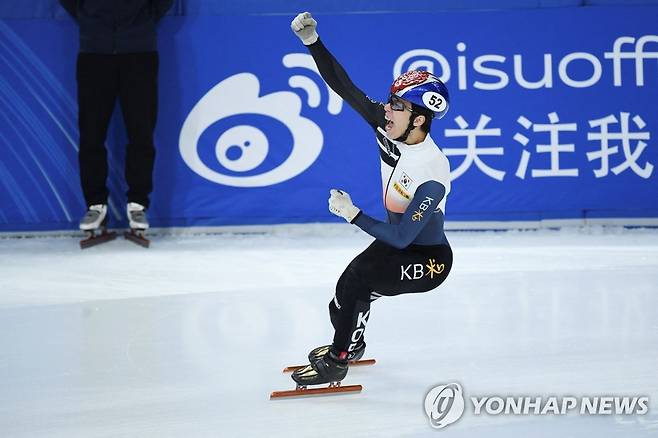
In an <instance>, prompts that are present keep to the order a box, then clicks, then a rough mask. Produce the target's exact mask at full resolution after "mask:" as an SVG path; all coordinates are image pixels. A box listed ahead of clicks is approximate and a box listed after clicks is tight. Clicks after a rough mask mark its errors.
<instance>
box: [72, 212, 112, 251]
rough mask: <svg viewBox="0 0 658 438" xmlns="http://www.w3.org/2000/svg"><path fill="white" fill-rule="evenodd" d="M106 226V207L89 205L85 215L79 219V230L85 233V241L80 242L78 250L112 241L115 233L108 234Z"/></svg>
mask: <svg viewBox="0 0 658 438" xmlns="http://www.w3.org/2000/svg"><path fill="white" fill-rule="evenodd" d="M106 224H107V205H105V204H94V205H90V206H89V208H88V209H87V212H86V213H85V215H84V216H83V217H82V219H80V229H81V230H82V231H84V232H85V236H86V237H85V239H83V240H81V241H80V248H82V249H85V248H89V247H92V246H94V245H98V244H99V243H105V242H109V241H110V240H113V239H114V238H115V237H116V233H115V232H114V231H112V232H108V231H107V228H106Z"/></svg>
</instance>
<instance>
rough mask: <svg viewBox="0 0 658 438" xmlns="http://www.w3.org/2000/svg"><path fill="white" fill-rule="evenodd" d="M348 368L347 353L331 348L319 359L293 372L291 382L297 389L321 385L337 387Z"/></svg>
mask: <svg viewBox="0 0 658 438" xmlns="http://www.w3.org/2000/svg"><path fill="white" fill-rule="evenodd" d="M348 368H349V366H348V362H347V352H346V351H342V352H338V351H336V350H335V349H334V348H333V347H331V348H329V350H328V351H327V352H326V353H325V354H324V356H322V357H321V358H320V359H318V360H316V361H315V362H312V363H310V364H309V365H306V366H305V367H304V368H300V369H298V370H296V371H295V372H293V373H292V380H294V381H295V383H297V386H298V387H306V386H307V385H321V384H323V383H329V384H330V386H339V385H340V381H341V380H343V379H344V378H345V376H346V375H347V370H348Z"/></svg>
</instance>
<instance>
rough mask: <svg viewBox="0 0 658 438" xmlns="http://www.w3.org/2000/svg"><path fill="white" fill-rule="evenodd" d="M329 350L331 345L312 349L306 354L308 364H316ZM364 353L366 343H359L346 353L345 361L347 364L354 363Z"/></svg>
mask: <svg viewBox="0 0 658 438" xmlns="http://www.w3.org/2000/svg"><path fill="white" fill-rule="evenodd" d="M330 348H331V345H323V346H321V347H317V348H314V349H313V350H311V352H310V353H309V354H308V361H309V362H310V363H313V362H317V361H318V360H320V359H322V358H323V357H324V355H325V354H327V352H328V351H329V349H330ZM365 351H366V343H365V342H360V343H359V344H358V346H357V347H356V348H355V349H354V350H352V351H348V352H347V360H348V361H349V362H356V361H357V360H359V359H361V358H362V357H363V353H365Z"/></svg>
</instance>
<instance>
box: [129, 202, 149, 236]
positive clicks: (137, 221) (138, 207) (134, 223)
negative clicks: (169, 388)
mask: <svg viewBox="0 0 658 438" xmlns="http://www.w3.org/2000/svg"><path fill="white" fill-rule="evenodd" d="M126 214H127V215H128V220H129V221H130V229H132V230H147V229H148V227H149V221H148V219H147V218H146V208H145V207H144V206H143V205H142V204H138V203H136V202H129V203H128V206H127V207H126Z"/></svg>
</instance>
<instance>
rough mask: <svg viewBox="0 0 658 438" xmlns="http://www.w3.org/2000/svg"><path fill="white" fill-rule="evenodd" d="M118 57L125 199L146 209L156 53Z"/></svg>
mask: <svg viewBox="0 0 658 438" xmlns="http://www.w3.org/2000/svg"><path fill="white" fill-rule="evenodd" d="M119 56H120V75H121V80H120V91H119V99H120V102H121V111H122V113H123V120H124V122H125V124H126V131H127V133H128V145H127V151H126V168H125V175H126V183H127V184H128V193H127V197H128V202H137V203H139V204H142V205H143V206H145V207H148V206H149V195H150V194H151V191H152V189H153V163H154V161H155V146H154V144H153V131H154V130H155V124H156V120H157V111H158V53H157V52H145V53H128V54H122V55H119Z"/></svg>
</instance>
